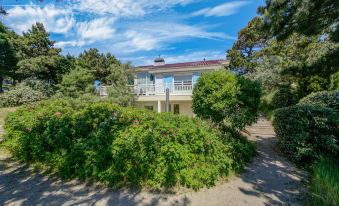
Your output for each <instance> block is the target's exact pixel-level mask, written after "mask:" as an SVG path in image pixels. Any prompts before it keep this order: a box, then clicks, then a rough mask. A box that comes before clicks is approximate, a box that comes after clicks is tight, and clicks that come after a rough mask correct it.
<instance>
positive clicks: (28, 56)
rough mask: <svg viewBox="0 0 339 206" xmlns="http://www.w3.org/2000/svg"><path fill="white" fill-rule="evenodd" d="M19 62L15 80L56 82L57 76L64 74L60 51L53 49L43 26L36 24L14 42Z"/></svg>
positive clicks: (52, 44)
mask: <svg viewBox="0 0 339 206" xmlns="http://www.w3.org/2000/svg"><path fill="white" fill-rule="evenodd" d="M14 41H15V45H16V50H17V51H18V56H19V62H18V70H17V73H16V78H17V79H19V80H22V79H26V78H37V79H41V80H45V81H48V82H57V81H58V75H60V73H64V72H65V70H67V69H65V68H63V67H62V66H63V65H64V64H62V63H63V57H62V56H61V55H60V52H61V49H57V48H55V47H54V43H55V42H54V41H51V40H50V39H49V33H48V32H47V31H46V30H45V28H44V26H43V24H41V23H36V24H35V25H33V26H32V28H31V29H29V30H28V31H27V32H24V33H23V36H20V37H18V38H16V39H15V40H14Z"/></svg>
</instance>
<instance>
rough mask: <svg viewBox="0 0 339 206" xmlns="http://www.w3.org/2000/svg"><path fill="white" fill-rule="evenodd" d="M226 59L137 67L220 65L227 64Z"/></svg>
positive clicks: (141, 67) (160, 67) (159, 67)
mask: <svg viewBox="0 0 339 206" xmlns="http://www.w3.org/2000/svg"><path fill="white" fill-rule="evenodd" d="M225 64H226V61H225V60H221V59H219V60H206V61H197V62H183V63H175V64H165V65H159V66H154V65H148V66H139V67H136V69H162V68H163V69H168V68H184V67H204V66H218V65H225Z"/></svg>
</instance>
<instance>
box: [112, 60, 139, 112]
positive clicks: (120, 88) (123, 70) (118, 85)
mask: <svg viewBox="0 0 339 206" xmlns="http://www.w3.org/2000/svg"><path fill="white" fill-rule="evenodd" d="M106 79H107V82H108V84H109V85H111V87H110V88H109V93H108V95H109V98H110V99H112V100H113V101H114V102H115V103H117V104H119V105H122V106H129V105H131V104H132V102H133V101H134V95H133V94H132V92H131V90H130V88H129V87H128V83H129V82H130V81H131V80H132V79H133V74H132V70H131V67H130V64H128V63H127V64H122V65H117V64H113V65H111V66H110V74H109V76H108V77H107V78H106Z"/></svg>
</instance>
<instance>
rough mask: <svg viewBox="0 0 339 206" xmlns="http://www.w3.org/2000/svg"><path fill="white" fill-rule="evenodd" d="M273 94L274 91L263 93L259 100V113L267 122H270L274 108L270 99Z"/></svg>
mask: <svg viewBox="0 0 339 206" xmlns="http://www.w3.org/2000/svg"><path fill="white" fill-rule="evenodd" d="M275 93H276V91H273V92H270V93H265V94H263V95H262V97H261V99H260V105H259V111H260V112H263V113H264V114H265V116H266V117H267V118H268V119H269V120H272V119H273V116H274V107H273V105H272V99H273V95H274V94H275Z"/></svg>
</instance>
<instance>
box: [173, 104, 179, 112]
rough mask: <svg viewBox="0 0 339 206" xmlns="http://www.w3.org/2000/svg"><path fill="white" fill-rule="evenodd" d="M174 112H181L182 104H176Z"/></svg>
mask: <svg viewBox="0 0 339 206" xmlns="http://www.w3.org/2000/svg"><path fill="white" fill-rule="evenodd" d="M173 110H174V111H173V113H174V114H180V106H179V104H174V108H173Z"/></svg>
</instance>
